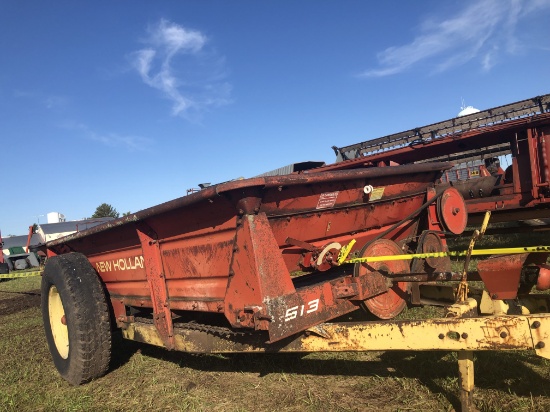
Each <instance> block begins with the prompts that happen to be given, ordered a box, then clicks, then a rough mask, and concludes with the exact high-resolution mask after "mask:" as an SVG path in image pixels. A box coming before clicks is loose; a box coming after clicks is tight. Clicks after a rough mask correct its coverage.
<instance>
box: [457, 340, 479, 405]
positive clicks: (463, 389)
mask: <svg viewBox="0 0 550 412" xmlns="http://www.w3.org/2000/svg"><path fill="white" fill-rule="evenodd" d="M458 383H459V386H460V404H461V410H462V412H474V411H477V409H476V407H475V406H474V402H473V392H474V352H472V351H461V352H458Z"/></svg>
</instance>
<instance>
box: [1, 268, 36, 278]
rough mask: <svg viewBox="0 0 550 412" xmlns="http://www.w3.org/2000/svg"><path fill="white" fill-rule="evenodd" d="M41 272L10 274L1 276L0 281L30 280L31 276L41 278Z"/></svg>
mask: <svg viewBox="0 0 550 412" xmlns="http://www.w3.org/2000/svg"><path fill="white" fill-rule="evenodd" d="M41 275H42V271H41V270H33V271H24V272H19V271H15V272H11V273H6V274H1V275H0V279H15V278H30V277H32V276H41Z"/></svg>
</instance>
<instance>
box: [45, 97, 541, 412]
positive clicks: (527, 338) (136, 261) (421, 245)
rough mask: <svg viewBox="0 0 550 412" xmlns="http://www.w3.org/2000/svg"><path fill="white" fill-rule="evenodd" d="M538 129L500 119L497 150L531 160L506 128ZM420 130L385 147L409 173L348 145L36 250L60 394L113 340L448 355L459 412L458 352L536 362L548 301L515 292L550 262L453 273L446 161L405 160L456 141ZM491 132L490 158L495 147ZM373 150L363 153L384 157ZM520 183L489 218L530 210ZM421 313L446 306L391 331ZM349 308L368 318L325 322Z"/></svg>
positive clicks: (102, 361) (536, 201)
mask: <svg viewBox="0 0 550 412" xmlns="http://www.w3.org/2000/svg"><path fill="white" fill-rule="evenodd" d="M540 104H541V105H547V104H548V103H547V100H540ZM523 110H527V109H525V108H524V109H523ZM541 110H542V109H541ZM525 115H526V112H525V113H523V114H522V116H525ZM546 119H547V115H546V114H539V115H538V117H537V116H530V117H522V118H520V119H519V120H515V121H511V122H509V123H507V125H512V124H514V125H515V124H517V125H518V126H517V127H516V128H515V129H514V130H515V131H514V132H510V133H511V136H512V137H513V138H511V140H510V142H508V143H507V144H508V146H507V148H509V149H510V150H511V151H512V153H514V154H516V155H520V154H522V153H523V151H524V150H531V149H530V148H531V143H529V142H530V141H531V140H529V142H524V138H523V135H522V134H521V130H522V129H521V127H520V125H519V124H520V123H521V122H524V123H526V124H527V123H528V124H529V126H530V128H529V130H531V132H526V133H527V135H526V136H527V138H529V139H534V137H533V136H532V133H534V132H533V130H536V136H537V137H536V138H537V139H539V138H542V137H541V133H542V135H544V134H545V133H546V132H545V131H544V130H547V129H545V128H544V127H545V126H543V125H544V124H546V123H544V121H545V120H546ZM512 122H515V123H512ZM522 124H523V123H522ZM449 127H450V126H449ZM461 127H462V129H461V130H463V129H464V128H465V126H461ZM487 127H489V128H490V130H493V129H494V128H495V127H497V128H498V126H487ZM426 130H427V129H426ZM434 130H435V129H434ZM438 130H440V129H438ZM449 130H451V129H449ZM453 130H454V129H453ZM419 133H420V134H416V137H415V139H413V140H411V141H410V142H408V143H407V144H406V145H404V143H403V142H404V140H401V143H400V144H401V146H402V147H401V149H397V150H398V151H399V150H400V151H399V152H398V153H402V154H401V156H402V157H401V158H400V159H399V160H400V161H399V163H407V164H402V165H396V164H395V163H396V162H395V161H390V158H389V157H383V158H375V157H368V156H364V153H363V152H361V150H365V149H364V148H360V147H359V146H358V147H357V148H356V149H338V153H339V154H340V156H341V157H342V158H344V157H346V158H348V157H349V158H350V159H349V160H346V161H343V162H340V163H336V164H335V165H329V166H325V167H322V168H318V169H312V170H308V171H307V172H303V171H302V172H299V173H292V174H288V175H283V176H263V177H256V178H252V179H246V180H239V181H232V182H227V183H221V184H218V185H213V186H209V187H206V188H204V189H203V190H201V191H199V192H196V193H192V194H190V195H189V196H185V197H182V198H179V199H175V200H173V201H170V202H167V203H164V204H161V205H158V206H154V207H151V208H149V209H146V210H143V211H140V212H138V213H135V214H133V215H130V216H125V217H123V218H120V219H117V220H113V221H110V222H108V223H105V224H103V225H100V226H96V227H93V228H91V229H88V230H85V231H82V232H78V233H75V234H72V235H69V236H66V237H64V238H61V239H57V240H54V241H51V242H49V243H47V244H46V249H47V250H46V252H47V254H48V260H47V263H46V268H45V270H44V274H43V279H42V313H43V318H44V326H45V331H46V338H47V341H48V344H49V347H50V351H51V354H52V357H53V360H54V363H55V365H56V367H57V369H58V370H59V372H60V374H61V375H62V376H63V377H64V378H65V379H66V380H68V381H69V382H71V383H72V384H80V383H83V382H87V381H89V380H91V379H94V378H97V377H99V376H101V375H102V374H104V373H105V372H106V371H107V368H108V365H109V359H110V351H111V333H112V332H111V331H112V329H113V328H119V329H121V330H122V334H123V336H124V337H125V338H127V339H131V340H136V341H140V342H145V343H149V344H153V345H158V346H163V347H166V348H167V349H173V350H181V351H185V352H191V353H234V352H258V351H262V352H285V351H293V352H311V351H364V350H394V349H401V350H403V349H410V350H451V351H458V352H459V368H460V372H461V388H462V400H463V406H464V408H465V409H467V408H469V407H470V406H471V399H472V398H471V394H472V392H471V391H472V389H473V364H472V362H473V354H472V351H474V350H499V349H534V350H535V351H536V352H537V353H538V354H539V355H541V356H544V357H548V358H550V352H549V349H548V348H549V346H547V345H549V344H550V318H549V317H548V315H547V312H548V299H547V295H540V294H539V295H531V294H530V293H529V292H530V291H531V289H532V288H533V287H535V286H536V287H538V288H539V289H545V288H548V287H550V282H549V278H550V268H549V267H547V266H546V264H545V262H546V259H547V257H548V254H549V253H550V251H549V250H548V249H547V248H538V249H527V250H519V251H518V250H506V251H505V253H506V255H505V257H502V256H501V257H498V258H495V259H488V260H487V261H486V262H488V263H486V264H485V265H479V268H478V271H477V272H474V273H468V272H467V271H466V270H465V269H464V270H460V271H457V272H453V271H452V270H451V261H450V255H451V254H452V253H450V252H449V251H448V249H447V243H446V236H447V235H449V234H452V235H454V236H457V235H461V234H462V233H463V231H464V229H465V228H466V224H467V221H468V213H467V208H470V209H472V206H471V199H470V198H468V199H467V201H466V202H465V201H464V199H463V195H462V194H461V193H464V190H463V189H462V188H457V187H456V186H455V185H451V184H443V183H442V179H445V176H446V174H448V173H451V172H452V171H453V164H452V163H449V162H441V161H436V162H426V161H422V162H421V161H420V159H415V160H407V159H412V158H405V157H404V156H405V155H406V154H407V153H410V152H414V149H416V148H429V147H430V145H434V147H435V145H438V146H441V144H440V143H441V142H447V141H449V143H448V144H450V145H460V143H461V141H462V140H461V139H458V138H456V136H455V135H453V134H450V131H449V132H446V134H445V135H440V134H437V133H435V134H432V135H431V137H430V139H429V140H426V137H425V136H424V133H425V131H424V129H423V130H421V131H419ZM461 133H462V134H461V136H464V135H465V133H474V131H473V130H472V131H462V132H461ZM491 133H493V132H491ZM495 133H497V132H496V131H495V132H494V133H493V135H492V136H493V138H492V140H490V142H492V143H491V144H490V145H489V146H491V147H492V146H495V145H500V144H501V143H502V141H501V140H500V138H499V137H498V136H497V134H495ZM510 133H508V132H507V133H506V136H508V135H510ZM529 133H531V134H529ZM516 135H517V137H514V136H516ZM453 136H455V137H453ZM463 140H464V141H465V142H470V140H466V139H463ZM473 140H475V139H472V141H473ZM395 141H396V139H393V140H392V139H390V140H387V144H393V143H394V142H395ZM410 143H413V144H412V145H410ZM384 144H385V143H384ZM484 144H487V143H484ZM362 145H363V144H362ZM379 145H383V143H382V141H380V143H379ZM512 145H513V146H512ZM380 147H381V149H382V152H380V153H378V154H371V155H369V156H386V154H387V153H389V151H387V152H385V151H384V149H387V148H388V147H385V146H380ZM483 147H485V146H484V145H483ZM499 147H500V146H499ZM543 147H544V150H546V146H537V148H538V149H537V150H539V152H537V153H542V152H541V150H543V149H542V148H543ZM407 149H409V150H407ZM353 150H354V151H353ZM472 150H479V149H475V148H473V149H472ZM491 150H492V149H491ZM499 150H500V149H499ZM352 152H353V153H355V154H353V155H351V153H352ZM436 152H437V151H436ZM357 153H360V156H361V157H356V154H357ZM434 153H435V152H434ZM491 153H492V154H494V152H491ZM544 153H546V152H544ZM515 158H516V160H515V163H514V164H515V168H516V169H517V171H518V173H519V174H518V175H515V177H514V178H517V179H521V178H522V176H523V174H522V172H521V170H522V167H523V166H524V164H523V163H521V162H518V159H517V156H515ZM540 158H541V159H542V160H541V162H542V161H546V160H545V159H546V158H545V157H543V156H540ZM542 164H543V163H540V165H542ZM544 165H546V163H544ZM537 176H539V175H537ZM540 176H546V175H544V174H542V175H540ZM541 179H542V178H541ZM544 179H546V177H544ZM520 182H521V180H520ZM529 182H532V184H533V185H535V184H536V185H539V186H536V187H538V191H537V192H536V193H535V192H533V193H532V196H531V198H527V197H526V196H527V195H526V194H525V193H524V192H523V190H524V186H522V185H519V186H518V187H519V189H521V190H522V191H520V192H519V195H517V196H516V195H514V193H516V192H515V190H516V186H515V185H516V183H514V182H512V183H510V184H511V185H512V186H506V189H507V190H511V191H512V193H513V194H512V195H510V196H507V197H502V200H503V201H505V203H504V206H499V210H498V212H500V211H501V209H503V208H504V209H505V210H512V211H516V210H517V209H518V208H519V206H522V207H523V206H524V205H525V204H529V205H532V208H533V209H535V208H537V210H538V208H539V205H542V204H543V203H544V202H543V200H542V199H543V198H544V196H543V194H545V193H546V190H547V189H548V186H547V185H541V184H542V183H544V182H546V180H545V181H544V182H539V181H538V180H536V179H535V177H533V176H531V178H530V180H529ZM436 183H437V184H436ZM506 184H508V183H505V184H504V185H506ZM494 186H495V188H493V189H492V190H503V188H501V187H500V186H502V184H500V183H498V184H497V183H495V185H494ZM533 187H534V186H533ZM529 193H531V192H529ZM535 194H536V195H537V196H536V197H535V196H534V195H535ZM501 196H502V195H501ZM476 199H477V198H474V200H476ZM482 199H483V200H485V199H486V198H485V197H483V198H482ZM509 199H511V200H510V202H509V203H507V202H508V200H509ZM469 202H470V203H469ZM514 202H515V203H514ZM525 202H527V203H525ZM529 202H531V203H529ZM467 205H468V206H467ZM490 209H493V207H491V208H490ZM472 210H474V214H475V213H477V210H478V209H472ZM495 214H497V212H495ZM486 216H487V217H488V216H489V215H488V214H487V215H486ZM485 226H486V221H485V223H484V224H483V225H482V230H481V232H483V230H484V228H485ZM479 235H481V233H476V236H474V237H473V238H472V241H471V245H470V246H471V247H470V249H469V250H468V251H465V252H464V253H463V255H465V256H464V257H465V261H466V262H465V263H466V265H465V268H466V267H467V262H468V260H469V257H470V256H471V255H472V253H476V252H477V253H479V251H476V250H474V243H475V240H476V239H477V236H479ZM518 252H521V253H518ZM486 253H491V254H493V253H494V251H489V252H486ZM498 253H502V251H500V252H498ZM509 253H514V254H509ZM469 280H483V281H484V282H485V284H486V290H481V289H480V290H474V289H473V288H469V285H468V281H469ZM435 281H438V283H437V284H434V282H435ZM445 282H446V284H448V285H449V287H448V288H445V287H444V286H445ZM442 291H444V292H442ZM434 302H435V303H437V304H438V305H445V306H446V317H445V318H442V319H431V320H424V321H420V320H416V321H414V322H413V321H403V320H395V319H394V318H395V317H396V316H397V315H398V314H399V313H400V312H401V311H402V310H403V309H405V308H406V307H407V306H408V305H414V304H418V305H424V304H428V303H434ZM356 310H362V311H364V312H365V313H366V316H367V317H368V318H369V319H371V320H370V321H369V322H367V321H363V322H359V323H346V322H339V321H340V320H341V319H342V317H343V316H344V315H348V314H350V313H351V312H355V311H356ZM365 319H366V318H365Z"/></svg>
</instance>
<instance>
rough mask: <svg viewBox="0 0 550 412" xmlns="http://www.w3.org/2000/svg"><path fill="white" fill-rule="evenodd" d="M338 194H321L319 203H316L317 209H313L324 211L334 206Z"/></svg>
mask: <svg viewBox="0 0 550 412" xmlns="http://www.w3.org/2000/svg"><path fill="white" fill-rule="evenodd" d="M338 193H339V192H326V193H321V196H320V197H319V202H317V207H316V208H315V209H326V208H328V207H332V206H334V205H335V204H336V198H337V197H338Z"/></svg>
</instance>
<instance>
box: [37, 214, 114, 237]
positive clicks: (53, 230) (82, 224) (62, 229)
mask: <svg viewBox="0 0 550 412" xmlns="http://www.w3.org/2000/svg"><path fill="white" fill-rule="evenodd" d="M61 216H63V215H61ZM109 220H113V218H112V217H100V218H97V219H86V220H73V221H70V222H65V221H61V222H59V223H46V224H44V225H37V229H36V234H37V235H38V236H39V238H40V241H41V242H40V243H46V242H49V241H52V240H55V239H59V238H60V237H63V236H67V235H70V234H72V233H75V232H81V231H83V230H86V229H89V228H91V227H94V226H98V225H101V224H102V223H105V222H108V221H109Z"/></svg>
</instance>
